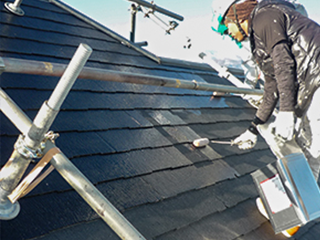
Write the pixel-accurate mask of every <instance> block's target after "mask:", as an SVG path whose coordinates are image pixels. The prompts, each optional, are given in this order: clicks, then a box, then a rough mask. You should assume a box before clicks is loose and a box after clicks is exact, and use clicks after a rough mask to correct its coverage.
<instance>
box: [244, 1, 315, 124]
mask: <svg viewBox="0 0 320 240" xmlns="http://www.w3.org/2000/svg"><path fill="white" fill-rule="evenodd" d="M268 11H269V12H270V11H280V15H281V16H282V14H283V16H282V19H284V24H283V25H284V26H282V27H283V29H284V31H283V32H284V34H285V35H286V37H285V38H286V39H283V38H282V39H281V41H279V42H277V41H276V39H275V42H276V44H275V45H274V46H271V47H270V46H269V47H268V46H266V43H265V42H264V41H263V39H265V38H266V36H262V35H263V34H267V33H263V34H261V32H262V31H256V29H257V28H258V27H259V26H257V24H258V23H259V21H258V20H259V18H261V16H266V17H267V14H268ZM269 20H271V21H274V22H272V24H278V23H277V21H276V20H272V19H269ZM260 23H261V21H260ZM279 24H280V23H279ZM249 26H250V27H249V35H250V42H251V50H252V54H253V56H254V58H255V60H256V61H257V63H258V65H259V67H260V68H261V70H262V71H263V73H264V74H265V79H266V82H265V91H264V97H263V103H262V104H261V106H260V107H259V109H258V111H257V114H256V117H257V118H258V119H260V120H261V121H262V122H266V121H267V120H268V118H269V117H270V115H271V114H272V112H273V110H274V108H275V106H276V104H277V102H278V99H280V102H279V104H280V111H295V113H296V115H297V116H298V117H301V116H302V115H303V114H304V113H305V112H306V110H307V109H308V106H309V104H310V102H311V100H312V96H313V94H314V92H315V90H316V89H317V87H319V85H320V26H319V25H318V24H317V23H315V22H313V21H312V20H310V19H308V18H307V17H304V16H303V15H301V14H300V13H298V12H297V11H295V9H294V6H293V5H292V4H290V3H288V2H284V1H282V0H263V1H261V2H260V3H259V4H258V6H257V7H256V8H255V9H254V10H253V12H252V14H251V19H250V22H249Z"/></svg>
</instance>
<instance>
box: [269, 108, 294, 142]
mask: <svg viewBox="0 0 320 240" xmlns="http://www.w3.org/2000/svg"><path fill="white" fill-rule="evenodd" d="M272 128H274V132H275V135H276V136H277V137H279V138H280V139H281V140H283V141H291V140H292V139H293V136H294V129H295V117H294V112H282V111H280V112H279V113H278V115H277V117H276V120H275V121H274V123H273V127H272Z"/></svg>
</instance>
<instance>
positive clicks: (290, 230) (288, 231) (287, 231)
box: [281, 226, 300, 238]
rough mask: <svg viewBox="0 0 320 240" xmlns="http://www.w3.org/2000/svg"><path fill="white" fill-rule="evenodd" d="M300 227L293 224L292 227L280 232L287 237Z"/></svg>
mask: <svg viewBox="0 0 320 240" xmlns="http://www.w3.org/2000/svg"><path fill="white" fill-rule="evenodd" d="M299 229H300V226H295V227H293V228H289V229H287V230H284V231H282V232H281V233H282V234H283V235H284V236H285V237H287V238H291V237H292V236H293V235H295V234H296V233H297V232H298V230H299Z"/></svg>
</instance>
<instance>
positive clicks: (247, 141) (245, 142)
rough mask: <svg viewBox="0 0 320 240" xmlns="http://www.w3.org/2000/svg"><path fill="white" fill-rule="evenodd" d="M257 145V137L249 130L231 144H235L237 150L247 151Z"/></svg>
mask: <svg viewBox="0 0 320 240" xmlns="http://www.w3.org/2000/svg"><path fill="white" fill-rule="evenodd" d="M256 143H257V135H255V134H253V133H252V132H250V131H249V130H247V131H245V132H244V133H242V134H241V135H240V136H239V137H237V138H236V139H234V140H233V144H237V145H238V147H239V149H242V150H247V149H251V148H253V147H254V146H255V145H256Z"/></svg>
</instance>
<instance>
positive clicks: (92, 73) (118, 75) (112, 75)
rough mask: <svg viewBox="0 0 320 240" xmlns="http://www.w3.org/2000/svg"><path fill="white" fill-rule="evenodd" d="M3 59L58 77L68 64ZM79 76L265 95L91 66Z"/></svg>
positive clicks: (11, 68)
mask: <svg viewBox="0 0 320 240" xmlns="http://www.w3.org/2000/svg"><path fill="white" fill-rule="evenodd" d="M2 60H3V62H4V65H5V68H4V72H11V73H23V74H34V75H47V76H57V77H58V76H61V75H62V73H63V72H64V70H65V68H66V65H64V64H59V63H49V62H39V61H32V60H21V59H14V58H5V57H4V58H2ZM79 78H84V79H92V80H102V81H113V82H122V83H135V84H143V85H152V86H162V87H172V88H182V89H192V90H201V91H211V92H224V93H235V94H250V95H263V91H262V90H258V89H248V88H238V87H233V86H226V85H220V84H210V83H204V82H196V81H188V80H181V79H174V78H168V77H158V76H151V75H145V74H137V73H126V72H120V71H112V70H105V69H100V68H90V67H84V68H83V70H82V72H81V73H80V75H79Z"/></svg>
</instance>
